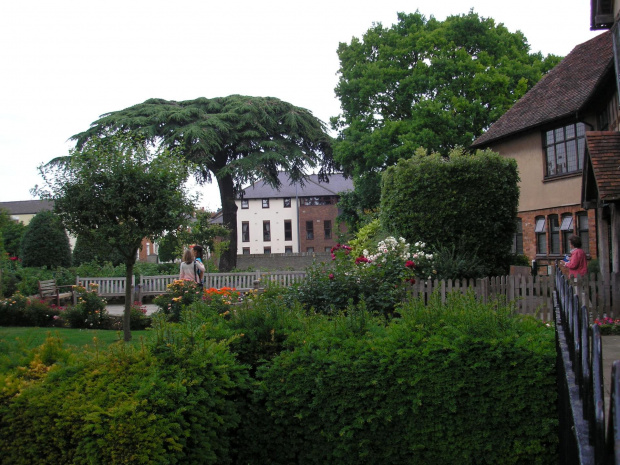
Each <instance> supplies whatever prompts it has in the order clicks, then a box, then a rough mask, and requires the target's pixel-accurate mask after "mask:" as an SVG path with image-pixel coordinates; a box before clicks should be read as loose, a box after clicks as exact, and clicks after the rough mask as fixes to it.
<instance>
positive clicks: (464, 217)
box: [380, 149, 519, 275]
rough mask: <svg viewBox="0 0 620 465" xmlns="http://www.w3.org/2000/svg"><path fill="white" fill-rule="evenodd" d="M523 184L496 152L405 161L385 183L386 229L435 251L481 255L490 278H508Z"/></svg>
mask: <svg viewBox="0 0 620 465" xmlns="http://www.w3.org/2000/svg"><path fill="white" fill-rule="evenodd" d="M518 182H519V175H518V170H517V163H516V162H515V160H513V159H509V158H505V157H501V156H500V155H498V154H496V153H494V152H491V151H483V152H481V151H478V152H476V154H475V155H469V154H466V153H465V152H464V151H463V150H462V149H455V150H453V151H452V152H451V153H450V156H449V158H444V157H442V156H441V155H439V154H433V155H430V156H420V155H417V156H415V157H414V158H411V159H408V160H400V161H399V162H398V164H397V165H396V166H392V167H389V168H388V169H387V170H386V171H385V173H384V175H383V178H382V190H381V215H380V219H381V226H382V227H383V229H385V230H386V231H387V232H388V233H390V234H392V235H395V236H396V235H400V236H403V237H404V238H405V239H407V240H408V241H409V242H413V241H415V240H420V241H423V242H425V243H426V244H428V246H429V247H430V248H431V249H435V248H437V247H439V245H444V246H448V247H451V246H453V245H454V246H457V247H458V249H459V250H458V252H459V253H460V252H464V251H469V252H472V251H477V252H476V255H477V256H478V258H480V260H481V261H482V263H483V264H484V265H485V267H486V268H487V269H486V271H487V273H490V274H491V275H502V274H506V272H507V271H508V270H507V264H508V263H509V260H508V255H509V254H510V248H511V245H512V240H513V236H514V233H515V231H516V216H517V207H518V202H519V187H518ZM481 186H484V189H481ZM485 274H486V273H485Z"/></svg>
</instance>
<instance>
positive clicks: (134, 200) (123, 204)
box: [39, 132, 194, 340]
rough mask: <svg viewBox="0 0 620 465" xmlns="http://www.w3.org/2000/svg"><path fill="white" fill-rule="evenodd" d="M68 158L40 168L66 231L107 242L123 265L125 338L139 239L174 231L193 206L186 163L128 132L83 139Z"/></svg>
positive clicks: (44, 193)
mask: <svg viewBox="0 0 620 465" xmlns="http://www.w3.org/2000/svg"><path fill="white" fill-rule="evenodd" d="M70 155H71V156H70V157H66V158H64V159H61V160H55V161H54V162H53V163H48V164H47V165H43V166H42V167H40V172H41V175H42V177H43V178H44V179H45V181H46V184H47V190H40V191H39V193H40V195H41V196H42V197H44V198H49V199H52V200H54V210H55V211H56V212H57V213H58V214H59V215H60V217H61V218H62V221H63V223H64V225H65V226H66V227H67V229H68V230H69V231H70V232H72V233H74V234H75V235H76V236H78V237H79V236H81V235H83V236H86V237H88V238H91V240H92V241H93V243H95V244H97V243H100V242H107V243H108V244H109V245H110V246H111V247H112V248H114V249H116V250H117V251H118V253H119V254H120V255H121V256H122V257H123V262H124V263H125V266H126V268H127V274H126V278H127V286H126V289H127V291H126V295H125V313H124V319H123V329H124V332H125V340H129V339H131V333H130V332H129V317H130V307H131V277H132V275H133V266H134V264H135V262H136V255H137V252H138V250H139V248H140V246H141V243H142V239H143V238H144V237H147V238H149V239H151V240H154V239H156V238H158V237H160V236H161V235H162V234H163V233H164V231H167V230H171V229H175V228H176V227H177V226H178V225H179V224H181V223H182V222H183V221H184V218H187V217H189V215H190V214H191V212H192V211H193V210H194V206H193V203H192V201H191V199H190V198H189V197H188V195H187V192H186V189H185V187H184V185H185V182H186V180H187V178H188V176H189V168H188V165H187V163H186V162H185V161H184V160H182V159H181V158H180V157H179V155H178V154H177V153H174V152H171V151H169V150H158V151H152V150H149V147H148V146H147V145H145V143H144V141H143V140H142V139H141V138H140V137H137V136H136V135H135V134H131V133H120V132H119V133H117V134H108V135H106V136H105V137H101V138H97V137H96V138H91V139H89V140H87V141H85V142H84V143H83V144H82V145H81V147H80V148H79V149H77V148H76V149H73V150H72V151H71V153H70Z"/></svg>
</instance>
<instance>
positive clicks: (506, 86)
mask: <svg viewBox="0 0 620 465" xmlns="http://www.w3.org/2000/svg"><path fill="white" fill-rule="evenodd" d="M338 56H339V58H340V69H339V74H340V79H339V82H338V85H337V87H336V95H337V96H338V98H339V99H340V102H341V108H342V113H341V114H340V115H339V116H337V117H334V118H332V126H333V128H334V129H336V130H337V131H338V138H337V141H336V143H335V145H334V158H335V159H336V161H338V162H339V163H341V164H342V165H343V167H344V169H345V171H346V172H348V173H355V174H359V173H365V172H367V171H372V170H379V171H381V170H384V169H385V168H386V167H388V166H391V165H394V164H395V163H396V162H397V161H398V159H399V158H409V157H410V156H411V155H412V154H413V152H414V151H415V150H416V149H417V148H419V147H425V148H427V149H429V150H431V151H437V152H440V153H442V154H444V155H445V154H447V153H448V152H449V150H450V149H451V148H454V147H456V146H463V147H466V146H468V145H469V144H470V143H471V142H472V141H473V140H474V138H475V137H477V136H480V135H481V134H482V132H483V131H484V130H485V129H486V128H488V127H489V126H490V125H491V123H493V122H494V121H496V120H497V119H498V118H499V117H500V116H501V115H502V114H503V113H505V112H506V110H508V109H509V108H510V107H511V106H512V105H513V104H514V103H515V102H516V101H517V100H518V99H519V98H520V97H522V96H523V95H524V94H525V93H526V92H527V91H528V90H529V89H530V88H531V87H532V86H533V85H534V84H536V82H538V81H539V80H540V78H541V77H542V76H543V75H544V74H545V73H546V72H548V71H549V70H550V69H551V68H552V67H553V66H555V65H556V64H557V63H558V62H559V61H560V57H557V56H553V55H548V56H546V57H543V56H542V54H541V53H530V46H529V44H528V42H527V40H526V38H525V37H524V35H523V34H522V33H521V32H519V31H517V32H515V33H511V32H509V31H508V29H506V27H505V26H503V25H502V24H499V25H496V24H495V22H494V20H493V19H491V18H483V17H480V16H478V14H476V13H474V12H473V10H472V11H470V12H469V13H468V14H464V15H460V16H450V17H448V18H447V19H446V20H445V21H443V22H442V21H438V20H436V19H435V18H433V17H432V16H431V17H430V19H426V18H425V17H424V16H423V15H422V14H420V13H419V12H416V13H414V14H405V13H399V14H398V21H397V23H396V24H394V25H393V26H392V27H390V28H386V27H383V26H382V25H381V24H380V23H379V24H375V25H373V27H372V28H370V29H369V30H368V31H367V32H366V33H365V34H364V36H363V37H362V39H359V38H355V37H354V38H353V39H352V40H351V43H350V44H346V43H341V44H340V45H339V47H338Z"/></svg>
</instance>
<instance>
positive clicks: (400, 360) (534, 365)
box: [254, 295, 557, 465]
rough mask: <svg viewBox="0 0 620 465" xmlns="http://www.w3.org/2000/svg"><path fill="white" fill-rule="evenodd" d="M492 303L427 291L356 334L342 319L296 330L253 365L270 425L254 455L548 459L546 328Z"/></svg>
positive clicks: (551, 416)
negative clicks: (281, 347) (299, 337)
mask: <svg viewBox="0 0 620 465" xmlns="http://www.w3.org/2000/svg"><path fill="white" fill-rule="evenodd" d="M501 309H502V306H501V305H482V304H479V303H477V302H476V301H475V298H474V297H473V296H472V295H469V296H460V295H453V296H452V297H451V298H450V299H449V301H448V302H447V304H446V305H442V304H441V303H440V301H439V299H438V298H437V297H436V298H435V299H434V300H433V302H431V304H430V305H429V306H428V307H424V305H423V304H415V303H412V304H409V305H408V306H406V307H405V308H402V309H400V313H401V315H402V316H401V318H400V319H395V320H392V322H391V323H390V324H389V325H387V326H378V325H372V324H368V323H367V324H366V326H365V330H364V331H362V332H359V331H358V332H355V333H353V334H355V337H346V332H344V331H343V330H342V328H346V327H351V326H355V325H351V324H350V323H349V325H348V326H347V325H343V324H340V325H338V324H334V325H333V326H332V327H333V328H334V329H333V330H332V331H331V333H330V331H329V326H326V325H324V326H322V331H320V332H316V333H314V334H312V333H307V334H305V335H304V338H305V339H304V341H303V343H302V344H298V345H297V346H296V347H295V349H294V350H290V351H283V352H281V353H280V354H279V356H277V357H276V358H274V359H273V363H272V364H270V365H264V366H262V367H261V368H260V369H259V372H258V379H259V380H260V385H259V390H258V391H256V393H255V399H254V402H255V404H257V405H258V404H260V403H261V402H263V403H264V405H265V408H266V411H267V412H268V414H269V419H268V420H264V421H263V423H266V424H268V426H269V428H270V429H269V433H268V434H269V440H266V439H267V438H263V439H265V440H264V441H262V446H263V451H262V452H259V451H257V453H259V454H260V453H262V454H264V456H265V457H271V458H272V459H271V460H270V461H269V462H268V463H272V464H288V463H297V464H306V463H307V464H310V463H317V464H318V463H321V464H327V463H337V464H349V463H350V464H356V465H359V464H376V463H390V464H410V463H432V464H453V463H459V464H474V463H475V464H498V463H501V464H543V463H545V464H547V463H548V464H551V463H557V411H556V389H555V346H554V333H553V330H552V328H548V327H546V326H544V325H543V324H542V323H540V322H538V321H536V320H534V319H521V318H519V317H516V316H513V315H512V314H511V313H510V312H508V311H502V310H501ZM339 318H342V317H339ZM367 321H368V320H367ZM334 323H335V321H334ZM362 327H363V325H362ZM337 330H338V331H340V333H338V332H337Z"/></svg>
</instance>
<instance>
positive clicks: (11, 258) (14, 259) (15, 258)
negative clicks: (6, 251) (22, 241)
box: [9, 257, 17, 261]
mask: <svg viewBox="0 0 620 465" xmlns="http://www.w3.org/2000/svg"><path fill="white" fill-rule="evenodd" d="M9 260H12V261H17V257H9Z"/></svg>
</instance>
